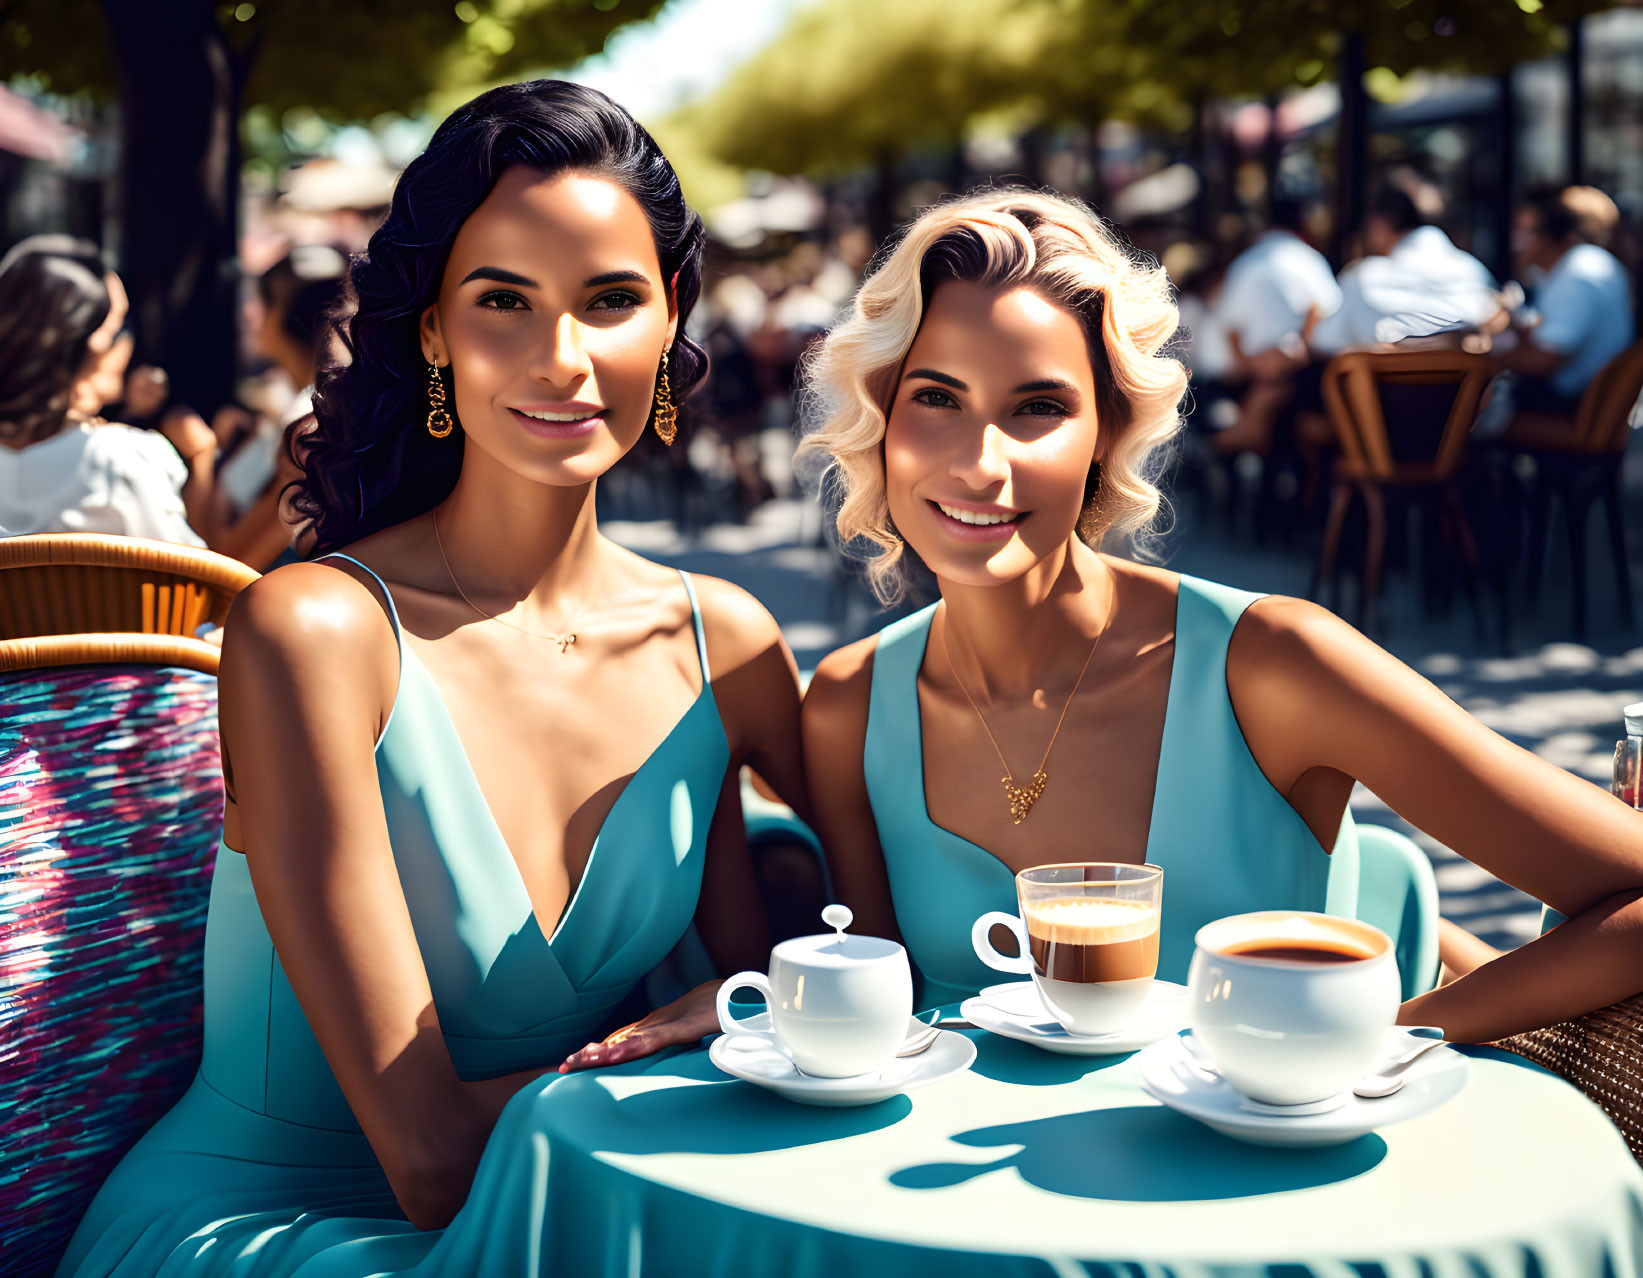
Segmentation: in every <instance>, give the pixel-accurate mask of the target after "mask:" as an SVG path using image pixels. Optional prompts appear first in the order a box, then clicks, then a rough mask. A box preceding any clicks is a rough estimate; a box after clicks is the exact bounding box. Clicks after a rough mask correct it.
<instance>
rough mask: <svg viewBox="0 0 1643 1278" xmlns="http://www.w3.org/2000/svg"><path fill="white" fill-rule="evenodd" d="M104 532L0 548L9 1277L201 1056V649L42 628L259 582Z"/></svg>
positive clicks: (210, 741) (217, 605)
mask: <svg viewBox="0 0 1643 1278" xmlns="http://www.w3.org/2000/svg"><path fill="white" fill-rule="evenodd" d="M121 540H122V539H117V538H103V537H63V538H58V537H43V538H27V539H24V538H18V539H14V540H12V541H7V542H0V601H3V602H0V607H3V608H5V610H6V611H5V612H4V616H5V618H6V624H7V625H9V626H11V627H12V628H13V629H16V628H20V627H21V626H22V624H23V622H24V620H26V621H27V623H28V624H29V625H30V626H32V627H34V628H36V629H37V630H39V631H42V632H44V633H41V634H38V635H36V636H35V637H28V638H7V639H0V1061H4V1062H5V1063H6V1101H7V1103H6V1105H5V1106H4V1107H3V1108H0V1256H3V1257H4V1258H5V1261H4V1264H3V1265H0V1268H3V1269H4V1271H5V1273H6V1274H7V1275H8V1276H9V1278H35V1276H36V1275H40V1276H43V1275H46V1274H49V1273H51V1272H52V1269H53V1268H54V1267H55V1265H56V1263H57V1260H58V1257H59V1256H60V1255H61V1253H62V1249H63V1247H64V1245H65V1244H66V1243H67V1241H68V1238H69V1235H70V1234H71V1233H72V1232H73V1230H74V1227H75V1225H76V1224H77V1223H78V1221H79V1218H80V1215H81V1213H82V1212H83V1211H84V1210H85V1206H86V1204H87V1203H88V1202H89V1201H90V1198H91V1196H92V1194H93V1193H95V1192H96V1189H97V1187H98V1186H99V1185H100V1184H101V1183H102V1181H103V1179H104V1178H105V1177H106V1176H107V1175H108V1172H109V1170H110V1169H111V1168H112V1167H113V1165H114V1163H115V1162H116V1161H118V1159H119V1158H120V1156H121V1155H122V1154H123V1153H124V1152H125V1151H126V1149H128V1148H129V1147H130V1145H131V1143H132V1142H133V1141H134V1140H135V1139H136V1138H137V1137H138V1136H139V1135H140V1134H141V1133H142V1132H143V1131H144V1130H146V1129H147V1128H148V1127H149V1126H151V1125H152V1124H153V1122H154V1121H155V1120H156V1119H157V1118H158V1117H159V1116H160V1115H161V1114H162V1113H163V1112H164V1111H165V1110H166V1109H167V1108H168V1107H169V1106H170V1105H171V1104H172V1103H173V1102H174V1101H175V1100H176V1098H177V1097H178V1096H179V1095H180V1094H181V1093H182V1091H183V1090H184V1088H186V1087H187V1085H188V1083H189V1081H190V1079H192V1077H193V1075H194V1073H195V1070H196V1069H197V1067H198V1061H199V1054H200V975H201V959H202V949H203V941H204V929H205V915H206V903H207V900H208V897H209V894H210V886H211V869H212V865H213V863H214V861H215V852H216V840H217V836H218V833H219V831H220V830H221V827H222V809H223V793H222V775H221V764H220V759H219V754H218V746H217V683H216V678H215V671H216V665H217V652H218V650H217V649H216V648H215V647H213V646H212V645H211V644H209V643H205V642H202V641H201V640H198V639H194V638H192V637H190V636H188V635H186V634H176V633H126V634H119V633H110V632H103V633H92V634H81V635H74V634H60V633H51V631H52V630H53V629H55V628H60V627H63V626H67V625H72V624H75V622H76V621H79V622H80V623H83V624H85V623H89V624H92V625H100V626H114V625H119V624H121V623H122V622H124V623H126V624H129V625H132V626H138V625H153V626H155V627H156V628H162V626H163V627H169V628H171V629H173V630H177V629H183V628H186V627H187V626H189V625H190V624H191V622H192V620H193V619H194V618H196V617H197V618H200V619H220V618H221V617H222V616H223V615H224V614H225V612H226V610H227V607H228V603H229V601H230V599H231V598H232V596H233V594H234V592H235V590H236V589H237V586H236V584H235V582H236V581H237V582H239V583H240V584H243V583H244V581H246V580H249V579H251V578H254V577H255V576H256V574H255V573H253V572H250V571H249V570H248V569H245V568H243V567H241V566H240V565H238V564H233V565H232V575H230V574H229V573H228V571H227V570H225V569H223V568H222V566H221V565H222V564H225V563H229V562H230V561H223V560H220V558H219V557H218V556H215V555H210V554H209V553H208V552H203V551H202V552H189V551H186V550H184V551H180V552H179V551H178V550H177V549H176V548H173V547H157V546H155V545H154V543H142V542H135V543H126V544H122V545H120V546H117V547H109V546H107V545H106V544H105V543H108V542H115V541H121ZM24 543H32V544H24ZM54 556H60V557H55V558H54ZM99 556H100V557H99ZM87 560H90V562H87ZM111 561H112V562H111ZM202 567H203V569H204V571H201V568H202ZM65 570H66V571H65ZM19 600H22V601H24V602H23V604H22V605H21V606H20V605H19V603H18V601H19Z"/></svg>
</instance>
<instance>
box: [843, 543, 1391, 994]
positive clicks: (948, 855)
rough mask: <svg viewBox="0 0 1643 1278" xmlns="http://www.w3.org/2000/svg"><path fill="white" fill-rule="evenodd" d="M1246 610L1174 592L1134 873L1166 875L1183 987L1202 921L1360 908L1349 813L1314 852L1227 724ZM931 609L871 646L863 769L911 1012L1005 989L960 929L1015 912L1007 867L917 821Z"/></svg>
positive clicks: (1168, 916)
mask: <svg viewBox="0 0 1643 1278" xmlns="http://www.w3.org/2000/svg"><path fill="white" fill-rule="evenodd" d="M1258 598H1260V596H1259V595H1252V594H1249V593H1247V592H1245V591H1241V590H1233V589H1231V588H1230V587H1227V586H1221V585H1217V584H1215V583H1214V582H1208V581H1202V580H1199V579H1197V578H1194V577H1185V576H1183V577H1181V578H1180V589H1179V593H1178V595H1177V599H1176V623H1175V651H1174V655H1173V657H1172V658H1171V667H1170V683H1169V697H1168V700H1167V702H1166V707H1165V712H1164V739H1163V744H1162V747H1161V748H1160V750H1159V757H1158V780H1157V783H1156V785H1155V788H1154V791H1153V802H1152V824H1151V827H1150V829H1149V831H1148V835H1147V861H1148V862H1149V863H1151V864H1153V865H1160V866H1163V867H1164V912H1163V914H1164V917H1163V924H1162V932H1161V936H1160V938H1159V947H1158V975H1159V977H1160V978H1162V979H1164V980H1169V981H1183V982H1184V981H1185V980H1186V978H1187V965H1188V964H1189V963H1190V962H1191V959H1192V948H1193V937H1194V936H1195V934H1196V933H1197V931H1198V929H1199V928H1200V927H1202V926H1203V925H1204V924H1205V923H1208V922H1210V921H1211V920H1212V919H1218V918H1222V917H1224V916H1226V915H1228V914H1241V913H1244V912H1245V911H1248V910H1270V909H1303V910H1325V911H1327V912H1329V913H1332V914H1342V915H1350V914H1352V913H1353V911H1354V910H1355V909H1356V908H1357V897H1358V842H1357V833H1356V831H1355V829H1354V827H1353V824H1352V814H1351V813H1350V812H1347V813H1346V814H1345V815H1344V816H1343V817H1342V821H1341V829H1340V832H1339V834H1338V835H1337V837H1336V840H1335V844H1334V849H1333V851H1332V852H1326V851H1325V849H1324V848H1323V847H1322V846H1320V845H1319V843H1318V840H1317V838H1316V837H1314V835H1313V833H1312V831H1311V830H1310V829H1309V828H1308V827H1307V825H1306V823H1305V822H1304V821H1302V820H1301V818H1300V816H1299V814H1298V813H1296V811H1295V809H1294V808H1292V807H1290V805H1289V803H1288V801H1287V800H1286V799H1285V798H1284V797H1283V795H1281V794H1279V793H1278V791H1277V790H1276V789H1274V788H1273V786H1272V783H1271V782H1270V781H1268V780H1267V778H1266V774H1265V773H1263V772H1262V771H1261V768H1260V765H1259V764H1257V763H1256V762H1255V757H1254V756H1253V755H1252V754H1251V753H1250V751H1249V746H1248V744H1247V743H1246V742H1245V740H1244V734H1243V731H1242V729H1240V728H1239V726H1238V718H1237V715H1235V714H1234V713H1233V709H1232V701H1231V698H1230V697H1229V696H1228V694H1227V681H1226V669H1227V644H1228V642H1229V641H1230V640H1231V638H1232V631H1233V627H1234V626H1236V625H1237V624H1238V618H1239V617H1240V616H1242V615H1243V612H1244V609H1245V608H1247V607H1248V606H1249V605H1250V604H1251V603H1253V602H1254V601H1255V600H1256V599H1258ZM935 608H936V605H934V604H932V605H931V606H930V607H928V608H925V609H923V610H921V611H919V612H916V613H913V614H912V615H911V616H907V617H903V618H902V619H901V620H899V621H896V622H893V623H891V624H890V625H889V626H886V627H885V628H884V629H883V630H882V631H880V632H879V637H878V645H877V647H876V649H875V650H874V654H873V670H872V684H871V692H870V699H869V703H868V712H867V737H866V743H865V747H864V752H863V760H862V762H863V770H864V772H865V773H866V780H867V795H868V800H869V802H870V803H871V805H872V809H873V819H874V823H875V824H876V825H877V827H878V834H879V843H880V845H881V846H882V847H883V849H884V861H885V866H886V869H887V870H888V872H889V878H890V894H891V898H892V901H893V904H894V906H895V912H896V923H897V925H898V926H899V927H900V929H901V935H902V939H903V940H904V941H905V942H906V944H907V952H908V955H909V956H910V957H911V959H912V960H913V963H914V965H915V966H916V967H917V968H918V970H919V973H920V974H921V976H922V978H923V985H922V990H921V993H920V996H919V1002H920V1004H921V1006H924V1007H935V1006H939V1005H941V1004H944V1003H951V1002H955V1001H957V1000H959V999H964V998H968V997H969V996H970V995H972V994H974V993H976V991H977V990H979V989H981V988H982V987H983V986H987V985H992V984H995V983H996V982H998V981H999V980H1001V979H1002V978H1001V977H1000V976H999V974H998V973H997V972H995V971H993V969H992V968H989V967H987V966H985V965H984V964H983V963H982V962H981V960H980V959H978V958H977V957H976V955H975V951H974V949H972V948H971V945H970V925H971V924H972V923H973V922H974V921H975V920H976V919H977V918H979V917H980V916H981V915H983V914H985V913H986V912H987V911H989V910H1002V911H1005V912H1007V913H1011V914H1013V913H1015V912H1016V910H1017V902H1016V894H1015V876H1014V874H1012V873H1011V871H1010V869H1009V867H1008V866H1006V865H1005V864H1004V863H1003V862H1002V861H1000V860H999V859H998V858H997V857H996V856H994V855H993V854H992V853H991V852H989V851H987V850H986V849H985V848H983V847H980V846H979V845H977V844H975V843H972V842H970V840H968V839H965V838H961V837H959V836H958V835H956V834H953V833H952V832H950V831H948V830H946V829H943V828H942V827H941V826H939V825H937V824H936V823H935V822H934V821H932V820H931V819H930V812H929V808H928V807H927V806H926V799H925V791H924V737H923V728H922V725H921V723H920V719H919V699H918V673H919V668H920V667H921V666H922V665H923V664H924V652H925V647H926V645H927V643H928V641H929V638H930V622H931V620H932V619H933V617H934V616H935ZM1062 766H1063V768H1065V767H1066V764H1065V763H1063V765H1062Z"/></svg>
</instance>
